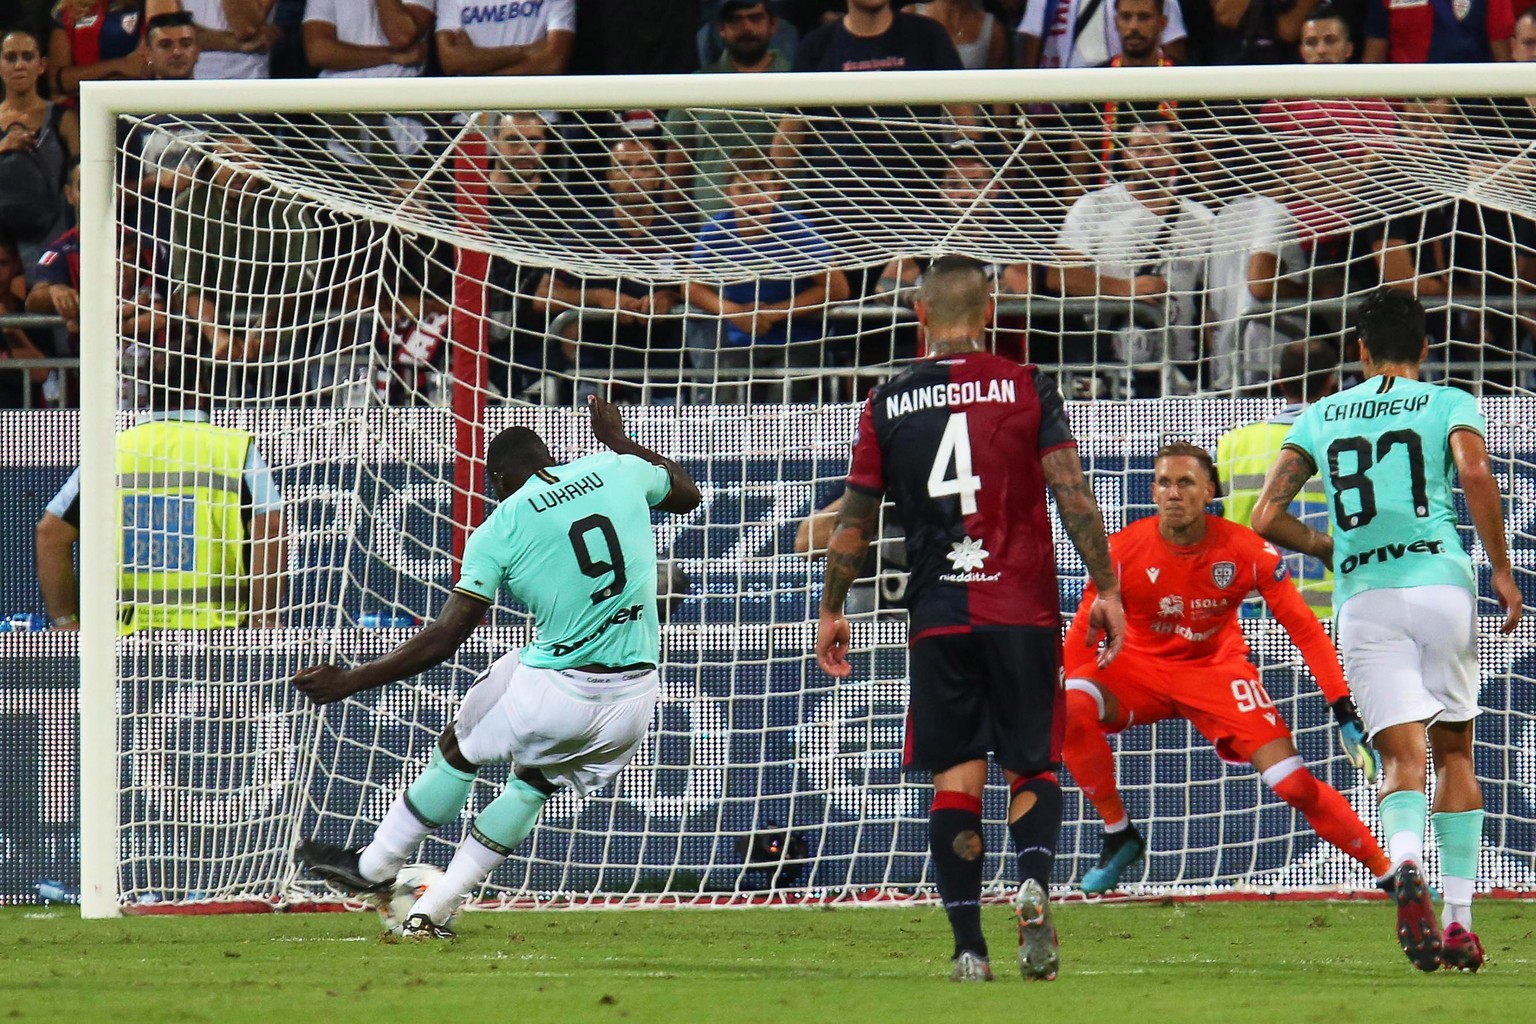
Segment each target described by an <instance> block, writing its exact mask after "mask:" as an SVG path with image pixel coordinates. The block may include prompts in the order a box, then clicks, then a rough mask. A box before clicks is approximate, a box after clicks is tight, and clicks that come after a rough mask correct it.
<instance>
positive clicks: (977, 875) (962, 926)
mask: <svg viewBox="0 0 1536 1024" xmlns="http://www.w3.org/2000/svg"><path fill="white" fill-rule="evenodd" d="M928 847H929V852H930V853H931V854H932V856H933V874H934V881H935V882H937V883H938V887H939V899H940V900H942V901H943V903H944V913H945V915H947V916H948V917H949V927H950V929H951V930H952V931H953V932H954V933H955V953H954V955H955V956H959V955H960V954H961V953H964V952H966V951H970V952H972V953H976V954H978V955H980V956H983V957H984V956H986V955H987V940H986V939H984V938H982V935H981V871H982V867H983V865H984V863H985V860H986V856H985V855H986V846H985V844H984V843H983V841H982V832H981V797H979V796H971V795H970V794H969V793H961V792H958V791H956V790H950V789H940V790H935V791H934V794H933V806H931V807H930V808H929V809H928Z"/></svg>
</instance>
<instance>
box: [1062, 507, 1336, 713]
mask: <svg viewBox="0 0 1536 1024" xmlns="http://www.w3.org/2000/svg"><path fill="white" fill-rule="evenodd" d="M1109 552H1110V561H1111V562H1112V563H1113V565H1114V567H1115V575H1116V576H1117V577H1118V578H1119V580H1120V594H1121V599H1122V601H1123V602H1124V604H1125V654H1127V655H1137V656H1143V657H1152V658H1157V659H1159V660H1160V661H1163V662H1176V663H1181V664H1187V665H1189V667H1190V668H1198V667H1200V665H1199V663H1220V662H1223V661H1227V660H1230V659H1233V658H1243V657H1246V656H1247V654H1248V643H1247V641H1246V640H1244V639H1243V631H1242V629H1241V628H1240V627H1239V626H1238V623H1237V614H1238V606H1239V605H1241V604H1242V602H1243V598H1244V597H1245V596H1246V595H1247V594H1248V593H1250V592H1251V591H1254V590H1257V591H1258V592H1259V593H1260V594H1261V595H1262V596H1263V598H1264V600H1265V602H1266V603H1267V604H1268V605H1269V608H1270V611H1272V612H1273V613H1274V616H1275V618H1276V619H1278V620H1279V621H1280V624H1281V625H1283V626H1284V627H1285V630H1286V632H1287V633H1289V634H1290V637H1291V641H1292V642H1293V643H1294V644H1295V645H1296V646H1297V648H1299V649H1300V651H1301V654H1302V657H1303V658H1304V659H1305V660H1306V663H1307V667H1308V668H1310V669H1311V670H1312V676H1313V678H1314V679H1316V680H1317V685H1318V688H1319V689H1321V690H1322V691H1323V695H1324V696H1325V697H1326V698H1327V699H1328V700H1329V701H1330V702H1332V701H1335V700H1338V699H1339V698H1340V697H1344V696H1347V695H1348V693H1349V688H1348V687H1347V686H1346V685H1345V682H1344V672H1343V670H1342V669H1341V668H1340V667H1339V659H1338V655H1337V654H1336V653H1335V651H1334V648H1333V641H1331V640H1330V639H1329V638H1328V634H1327V633H1325V632H1324V631H1323V627H1322V626H1321V625H1319V624H1318V621H1317V617H1316V616H1315V615H1314V614H1313V613H1312V611H1311V609H1309V608H1308V607H1307V605H1306V602H1305V601H1304V600H1303V599H1302V597H1301V595H1300V593H1298V592H1297V590H1296V587H1295V586H1294V585H1293V584H1292V583H1291V581H1290V578H1289V577H1290V574H1289V572H1288V571H1287V570H1286V567H1285V562H1284V561H1282V560H1281V558H1280V553H1279V552H1278V551H1276V550H1275V548H1274V547H1273V546H1271V545H1270V544H1269V543H1268V542H1267V541H1265V540H1264V538H1262V537H1260V536H1259V535H1258V534H1257V533H1254V532H1253V531H1252V530H1250V529H1248V528H1247V527H1246V526H1239V525H1238V524H1237V523H1233V522H1229V521H1227V520H1225V519H1222V518H1221V517H1220V516H1213V515H1209V514H1207V515H1206V517H1205V539H1204V540H1202V541H1200V543H1198V544H1193V545H1190V546H1189V547H1180V546H1178V545H1175V544H1170V543H1169V542H1168V541H1166V540H1164V539H1163V537H1162V535H1161V534H1160V533H1158V529H1157V517H1156V516H1151V517H1149V518H1146V519H1141V520H1138V521H1137V522H1134V523H1132V524H1131V525H1129V526H1127V527H1126V528H1125V529H1123V530H1121V531H1120V532H1118V533H1116V534H1114V535H1113V536H1112V537H1110V538H1109ZM1097 593H1098V591H1097V589H1096V588H1095V587H1094V586H1093V584H1092V582H1090V583H1089V584H1088V588H1087V590H1086V591H1085V592H1084V594H1083V601H1082V604H1080V605H1079V606H1078V609H1077V615H1076V616H1075V617H1074V618H1073V620H1072V626H1071V628H1070V629H1069V630H1067V637H1066V643H1065V649H1064V652H1063V654H1064V661H1065V665H1066V668H1067V674H1068V675H1069V676H1070V675H1071V674H1072V669H1073V668H1075V667H1077V666H1079V665H1082V664H1083V663H1085V662H1091V661H1092V660H1093V657H1094V654H1093V650H1092V648H1090V647H1087V646H1085V645H1084V642H1083V641H1084V638H1085V637H1086V636H1087V629H1088V607H1089V605H1090V604H1092V602H1093V599H1094V597H1095V596H1097ZM1123 656H1124V655H1122V657H1123Z"/></svg>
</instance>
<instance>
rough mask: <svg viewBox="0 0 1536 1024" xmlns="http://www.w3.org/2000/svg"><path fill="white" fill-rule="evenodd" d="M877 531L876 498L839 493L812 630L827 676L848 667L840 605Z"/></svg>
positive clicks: (849, 491) (843, 673) (846, 670)
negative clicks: (818, 610)
mask: <svg viewBox="0 0 1536 1024" xmlns="http://www.w3.org/2000/svg"><path fill="white" fill-rule="evenodd" d="M879 531H880V496H879V495H876V494H866V493H865V492H863V491H860V490H855V489H854V488H852V487H850V488H848V489H847V490H845V491H844V492H843V499H842V503H841V504H840V505H839V506H838V510H837V522H836V523H835V524H834V525H833V527H832V536H831V537H830V538H828V540H827V573H826V576H825V577H824V580H823V583H822V588H821V622H820V625H819V627H818V628H817V630H816V661H817V662H818V663H819V664H820V665H821V670H822V671H823V672H825V673H827V675H830V676H837V677H838V678H842V677H844V676H846V675H847V674H848V673H849V672H852V671H853V666H851V665H849V664H848V641H849V632H848V620H847V619H846V618H844V617H843V602H845V601H846V600H847V599H848V588H849V587H851V586H853V581H854V580H856V579H858V578H859V569H860V568H861V567H862V566H863V565H864V555H865V554H866V553H867V552H868V551H869V545H870V544H871V542H873V541H874V539H875V536H876V535H877V534H878V533H879Z"/></svg>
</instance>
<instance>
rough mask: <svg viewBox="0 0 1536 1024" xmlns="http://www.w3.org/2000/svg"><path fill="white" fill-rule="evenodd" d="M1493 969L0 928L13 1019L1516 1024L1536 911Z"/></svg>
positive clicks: (1092, 909) (633, 931) (1391, 942)
mask: <svg viewBox="0 0 1536 1024" xmlns="http://www.w3.org/2000/svg"><path fill="white" fill-rule="evenodd" d="M1477 913H1478V919H1477V926H1478V931H1479V932H1480V933H1481V934H1482V936H1483V939H1484V941H1485V944H1486V945H1487V948H1488V952H1489V963H1488V965H1487V966H1486V967H1485V968H1484V969H1483V972H1482V973H1481V974H1479V975H1476V976H1471V975H1454V974H1451V973H1449V972H1441V973H1440V974H1437V975H1421V974H1419V973H1418V972H1417V971H1415V970H1413V968H1412V967H1411V966H1410V965H1409V964H1408V962H1407V960H1406V959H1404V957H1403V955H1402V954H1401V953H1400V952H1399V951H1398V949H1397V944H1396V941H1395V939H1394V936H1393V933H1392V915H1391V909H1390V907H1389V905H1388V904H1386V903H1385V902H1384V901H1380V900H1371V901H1353V902H1346V903H1327V902H1302V901H1296V902H1289V901H1288V902H1263V903H1166V904H1136V905H1118V906H1111V905H1082V904H1069V905H1066V906H1063V907H1060V908H1059V909H1058V911H1057V925H1058V928H1059V929H1060V932H1061V944H1062V960H1063V969H1062V974H1061V977H1060V978H1059V980H1057V981H1056V982H1054V983H1050V984H1044V983H1038V984H1034V985H1031V986H1030V987H1029V988H1028V989H1027V990H1025V989H1021V985H1022V982H1020V980H1019V977H1018V973H1017V971H1016V970H1015V969H1014V968H1013V938H1012V920H1011V917H1010V915H1009V913H1008V911H1007V909H1006V908H1005V907H1001V906H993V907H988V908H986V909H985V917H984V924H985V927H986V930H987V937H988V940H989V941H990V942H991V943H992V954H993V956H992V958H993V966H994V969H995V970H996V974H997V977H998V981H997V982H996V983H994V984H991V985H966V986H958V985H954V984H952V983H951V982H950V981H948V980H947V976H948V969H949V964H948V953H949V949H948V943H949V930H948V928H947V927H946V926H945V923H944V918H943V915H942V913H941V912H940V911H939V910H938V909H936V908H931V907H906V908H900V909H888V910H883V909H852V908H846V909H836V910H819V909H818V910H812V909H796V910H770V909H757V910H733V911H700V910H694V911H682V910H664V911H606V912H590V911H571V912H563V911H548V912H524V913H517V912H511V913H470V914H466V915H464V916H463V917H462V918H460V922H459V926H460V938H459V940H458V941H457V942H454V943H451V944H440V943H432V944H408V943H394V944H389V943H385V942H382V941H380V940H379V938H378V930H379V929H378V922H377V918H376V917H375V915H373V914H372V913H367V914H294V915H255V916H226V917H201V918H186V917H175V918H150V919H145V918H139V919H122V920H109V921H81V920H80V919H79V918H78V917H77V916H76V914H75V912H74V911H73V910H72V909H66V910H46V909H38V908H33V909H29V908H19V907H13V908H6V909H5V910H3V911H0V949H3V950H4V951H5V952H4V954H3V961H4V969H3V970H0V1004H3V1005H4V1006H5V1007H7V1010H6V1011H5V1013H6V1014H7V1019H9V1020H31V1021H80V1020H113V1019H116V1020H123V1021H161V1020H177V1021H219V1022H221V1024H243V1022H248V1021H249V1022H260V1024H271V1022H272V1021H273V1020H279V1019H305V1020H312V1019H329V1020H332V1021H350V1020H369V1021H395V1020H412V1019H419V1020H443V1021H452V1020H464V1021H478V1020H490V1019H497V1020H537V1021H607V1020H612V1021H620V1020H624V1021H628V1022H636V1021H669V1022H671V1021H678V1022H689V1024H693V1022H707V1021H729V1022H731V1024H739V1022H741V1021H743V1020H754V1019H764V1020H766V1019H774V1020H802V1021H817V1020H820V1021H845V1022H861V1021H916V1022H921V1021H926V1020H932V1019H938V1018H937V1017H936V1016H935V1015H939V1016H941V1017H942V1019H947V1020H963V1021H991V1020H998V1021H1001V1020H1010V1021H1017V1020H1020V1019H1024V1018H1021V1016H1020V1014H1022V1013H1026V1012H1027V1013H1028V1014H1029V1015H1030V1016H1029V1018H1028V1019H1032V1020H1041V1021H1051V1020H1054V1021H1060V1022H1072V1021H1106V1022H1107V1021H1123V1020H1125V1019H1127V1018H1128V1017H1131V1016H1134V1017H1135V1018H1137V1019H1141V1020H1167V1021H1178V1022H1181V1024H1198V1022H1204V1021H1222V1022H1229V1021H1230V1022H1239V1024H1262V1022H1266V1021H1277V1022H1280V1021H1283V1022H1285V1024H1295V1022H1296V1021H1306V1020H1340V1021H1346V1020H1347V1021H1351V1022H1366V1021H1392V1022H1398V1021H1407V1020H1420V1019H1433V1018H1439V1017H1441V1016H1444V1015H1451V1016H1453V1017H1454V1018H1455V1019H1458V1020H1466V1021H1478V1022H1496V1021H1514V1020H1527V1019H1529V1012H1530V1009H1529V1008H1530V1003H1529V993H1530V991H1531V988H1532V986H1533V984H1536V940H1533V938H1532V932H1533V930H1536V904H1532V903H1524V902H1514V901H1497V902H1494V901H1485V902H1480V903H1479V904H1478V907H1477Z"/></svg>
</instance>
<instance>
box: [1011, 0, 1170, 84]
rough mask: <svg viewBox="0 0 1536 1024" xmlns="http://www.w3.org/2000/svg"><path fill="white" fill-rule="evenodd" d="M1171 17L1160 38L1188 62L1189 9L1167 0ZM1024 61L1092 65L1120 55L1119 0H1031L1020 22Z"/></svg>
mask: <svg viewBox="0 0 1536 1024" xmlns="http://www.w3.org/2000/svg"><path fill="white" fill-rule="evenodd" d="M1161 12H1162V14H1163V15H1164V16H1165V17H1167V19H1168V24H1167V26H1166V27H1164V29H1163V32H1162V35H1161V36H1159V37H1158V43H1159V44H1160V45H1161V47H1162V51H1163V53H1165V54H1167V55H1168V56H1169V57H1170V58H1172V59H1173V60H1175V61H1177V62H1179V63H1183V61H1184V52H1185V46H1184V41H1185V38H1186V37H1187V36H1188V35H1189V33H1188V32H1187V31H1185V29H1184V11H1183V10H1182V9H1181V8H1180V7H1179V0H1163V4H1162V7H1161ZM1019 36H1020V37H1021V39H1020V44H1019V63H1020V65H1021V66H1023V67H1026V68H1093V67H1098V66H1099V65H1100V64H1103V63H1104V62H1105V61H1107V60H1110V59H1111V58H1113V57H1115V56H1117V55H1119V53H1120V33H1119V32H1117V31H1116V30H1115V0H1029V2H1028V6H1027V7H1025V8H1024V18H1023V20H1021V21H1020V22H1019Z"/></svg>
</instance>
